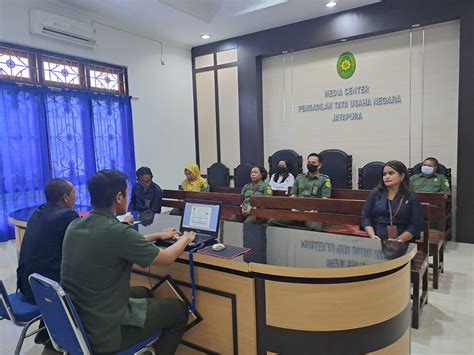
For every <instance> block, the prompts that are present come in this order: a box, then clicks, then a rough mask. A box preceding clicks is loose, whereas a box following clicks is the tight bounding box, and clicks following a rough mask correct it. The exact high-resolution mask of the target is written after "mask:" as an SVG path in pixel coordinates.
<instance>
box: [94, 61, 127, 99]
mask: <svg viewBox="0 0 474 355" xmlns="http://www.w3.org/2000/svg"><path fill="white" fill-rule="evenodd" d="M89 77H90V85H91V90H97V91H108V92H114V93H124V92H125V80H124V73H123V70H120V69H114V68H109V67H101V66H98V65H91V66H90V69H89Z"/></svg>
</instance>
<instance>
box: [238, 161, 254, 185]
mask: <svg viewBox="0 0 474 355" xmlns="http://www.w3.org/2000/svg"><path fill="white" fill-rule="evenodd" d="M253 166H254V165H253V164H251V163H240V164H239V165H238V166H237V167H236V168H235V169H234V185H235V187H240V188H242V187H244V185H246V184H248V183H249V182H250V172H251V171H252V168H253Z"/></svg>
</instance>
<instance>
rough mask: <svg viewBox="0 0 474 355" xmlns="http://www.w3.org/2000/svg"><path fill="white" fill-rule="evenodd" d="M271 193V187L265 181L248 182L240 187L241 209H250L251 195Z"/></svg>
mask: <svg viewBox="0 0 474 355" xmlns="http://www.w3.org/2000/svg"><path fill="white" fill-rule="evenodd" d="M271 195H273V190H272V187H271V186H270V185H269V184H268V183H267V182H265V181H259V182H257V183H256V184H254V183H251V182H250V183H248V184H247V185H245V186H244V187H243V188H242V201H243V202H242V210H244V211H246V210H249V209H250V197H251V196H271Z"/></svg>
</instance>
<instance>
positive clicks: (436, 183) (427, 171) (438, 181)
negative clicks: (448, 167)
mask: <svg viewBox="0 0 474 355" xmlns="http://www.w3.org/2000/svg"><path fill="white" fill-rule="evenodd" d="M438 166H439V163H438V159H436V158H433V157H430V158H426V159H425V160H424V161H423V165H422V166H421V173H420V174H416V175H413V176H412V177H411V178H410V185H411V188H412V189H413V191H414V192H435V193H442V194H446V195H449V194H451V190H450V186H449V181H448V179H447V178H446V176H444V175H443V174H439V173H437V170H438Z"/></svg>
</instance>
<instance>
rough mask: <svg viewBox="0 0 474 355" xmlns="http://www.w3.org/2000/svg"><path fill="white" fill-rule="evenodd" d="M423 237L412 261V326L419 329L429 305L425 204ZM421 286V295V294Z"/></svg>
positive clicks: (427, 239)
mask: <svg viewBox="0 0 474 355" xmlns="http://www.w3.org/2000/svg"><path fill="white" fill-rule="evenodd" d="M422 206H423V235H422V236H421V238H420V240H417V242H416V243H417V247H418V250H417V252H416V255H415V257H414V258H413V259H412V261H411V283H412V285H413V294H412V301H413V306H412V317H411V326H412V327H413V328H415V329H418V328H419V326H420V315H421V312H422V311H423V307H424V306H425V304H427V303H428V268H429V245H428V241H429V235H430V207H429V205H428V204H425V203H423V204H422ZM420 286H421V293H420Z"/></svg>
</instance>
